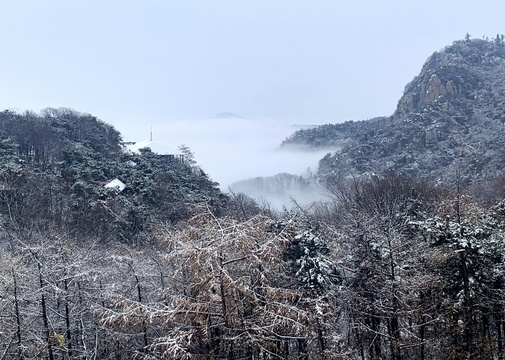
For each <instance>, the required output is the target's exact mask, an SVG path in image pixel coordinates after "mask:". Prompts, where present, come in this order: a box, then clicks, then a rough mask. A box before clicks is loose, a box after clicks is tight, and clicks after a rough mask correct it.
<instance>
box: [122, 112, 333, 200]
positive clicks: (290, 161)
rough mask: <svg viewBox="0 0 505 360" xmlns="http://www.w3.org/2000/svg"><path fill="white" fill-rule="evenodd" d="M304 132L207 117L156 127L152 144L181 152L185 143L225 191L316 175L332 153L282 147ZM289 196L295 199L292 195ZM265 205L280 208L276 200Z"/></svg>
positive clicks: (139, 136)
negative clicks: (244, 183) (283, 176)
mask: <svg viewBox="0 0 505 360" xmlns="http://www.w3.org/2000/svg"><path fill="white" fill-rule="evenodd" d="M310 125H312V124H310V123H308V122H307V124H305V126H310ZM302 127H304V125H300V124H293V123H292V122H290V121H286V120H284V121H280V120H274V119H243V118H224V119H223V118H206V119H185V120H177V121H172V122H167V123H165V124H164V125H162V126H160V125H158V126H156V127H153V129H152V133H153V141H155V142H156V143H158V144H160V145H163V146H166V147H168V148H171V149H177V148H178V147H179V146H180V145H182V144H185V145H187V146H189V147H190V148H191V150H192V151H193V152H194V154H195V160H196V162H197V163H198V165H199V166H200V167H201V168H202V169H203V170H204V171H205V172H206V173H207V174H208V175H209V176H210V178H211V179H212V180H214V181H216V182H218V183H219V184H220V188H221V189H222V190H223V191H227V190H228V188H229V186H230V185H231V184H232V183H234V182H237V181H240V180H246V179H251V178H256V177H260V176H261V177H268V176H273V175H276V174H279V173H290V174H295V175H301V174H306V173H307V170H309V169H310V171H312V172H314V173H315V172H316V171H317V167H318V161H319V160H320V159H321V158H322V157H323V156H324V155H325V154H326V153H327V152H328V150H324V151H302V150H296V149H293V148H291V149H280V147H279V146H280V144H281V142H282V141H283V140H284V139H285V138H286V137H288V136H289V135H291V134H292V133H293V132H295V131H296V130H298V129H300V128H302ZM149 133H150V127H148V126H146V127H145V128H144V133H139V132H138V131H137V132H130V133H129V134H128V133H127V134H125V139H126V140H134V141H140V140H143V139H147V138H148V137H149ZM250 195H255V194H252V193H250ZM256 195H258V196H261V197H265V196H271V195H265V194H256ZM290 196H294V197H296V196H295V195H294V194H290ZM301 197H302V196H301V195H300V198H301ZM303 198H304V201H303V202H307V199H306V196H304V197H303ZM265 200H268V201H271V202H275V203H276V205H282V204H281V203H279V201H277V200H276V201H274V200H273V199H265ZM282 202H283V201H282Z"/></svg>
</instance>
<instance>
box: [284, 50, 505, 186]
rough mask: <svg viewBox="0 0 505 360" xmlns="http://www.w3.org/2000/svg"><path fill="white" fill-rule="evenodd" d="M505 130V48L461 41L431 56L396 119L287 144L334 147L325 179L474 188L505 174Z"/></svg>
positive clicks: (320, 132)
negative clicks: (396, 176)
mask: <svg viewBox="0 0 505 360" xmlns="http://www.w3.org/2000/svg"><path fill="white" fill-rule="evenodd" d="M504 124H505V46H504V44H503V43H497V42H490V41H485V40H461V41H456V42H454V43H453V44H452V45H450V46H448V47H446V48H445V49H443V50H441V51H439V52H435V53H434V54H433V55H432V56H430V57H429V58H428V60H427V61H426V63H425V64H424V66H423V68H422V69H421V72H420V74H419V75H418V76H416V77H415V78H414V79H413V80H412V81H411V82H410V83H409V84H407V85H406V86H405V90H404V94H403V96H402V97H401V98H400V99H399V101H398V106H397V110H396V111H395V112H394V114H392V115H391V116H389V117H386V118H375V119H371V120H365V121H357V122H346V123H342V124H334V125H324V126H322V127H317V128H313V129H306V130H301V131H298V132H297V133H295V134H293V135H292V136H291V137H290V138H288V139H287V140H286V141H285V142H284V143H283V145H284V146H287V145H289V144H303V145H306V146H309V147H312V148H318V147H331V146H334V147H335V149H334V150H333V152H332V153H329V154H328V155H327V156H325V157H324V158H323V159H322V160H321V161H320V169H319V173H318V176H319V178H320V179H323V180H324V181H332V179H335V178H341V177H346V176H359V175H363V174H370V173H381V172H385V171H395V172H402V173H405V174H408V175H411V176H416V177H425V178H429V179H433V180H437V181H442V182H444V181H449V180H448V179H449V178H450V176H451V174H457V176H459V177H463V178H464V179H463V180H464V181H466V183H468V184H471V183H476V182H479V181H482V180H485V179H490V178H493V177H496V176H497V175H499V174H501V173H502V172H503V171H504V170H505V125H504ZM337 147H338V149H337Z"/></svg>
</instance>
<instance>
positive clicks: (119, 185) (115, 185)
mask: <svg viewBox="0 0 505 360" xmlns="http://www.w3.org/2000/svg"><path fill="white" fill-rule="evenodd" d="M104 187H105V188H108V189H117V190H118V191H119V192H121V191H123V190H124V188H125V187H126V185H125V184H124V183H123V182H122V181H121V180H119V179H114V180H112V181H111V182H109V183H107V184H105V186H104Z"/></svg>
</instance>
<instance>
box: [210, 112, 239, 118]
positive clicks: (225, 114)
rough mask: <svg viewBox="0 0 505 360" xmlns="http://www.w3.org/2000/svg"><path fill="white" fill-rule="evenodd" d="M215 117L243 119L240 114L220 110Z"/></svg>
mask: <svg viewBox="0 0 505 360" xmlns="http://www.w3.org/2000/svg"><path fill="white" fill-rule="evenodd" d="M215 118H216V119H243V117H242V116H240V115H238V114H234V113H232V112H222V113H219V114H217V115H216V116H215Z"/></svg>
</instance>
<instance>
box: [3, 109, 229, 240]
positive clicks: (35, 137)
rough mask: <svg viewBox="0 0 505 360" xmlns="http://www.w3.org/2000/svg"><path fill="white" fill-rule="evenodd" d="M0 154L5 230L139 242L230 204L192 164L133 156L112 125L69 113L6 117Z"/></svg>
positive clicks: (178, 158)
mask: <svg viewBox="0 0 505 360" xmlns="http://www.w3.org/2000/svg"><path fill="white" fill-rule="evenodd" d="M0 155H1V156H0V226H2V227H6V226H14V227H16V228H23V229H30V228H37V229H55V228H59V229H63V230H66V231H69V232H70V233H71V234H78V235H79V236H96V237H98V238H102V239H118V240H120V241H123V242H130V243H131V242H133V243H137V242H139V241H145V240H146V239H148V238H149V236H148V234H149V233H150V231H152V230H153V227H155V226H156V224H157V223H160V222H169V223H175V222H177V221H180V220H182V219H185V218H187V217H188V216H189V214H190V212H191V211H190V210H191V209H194V208H195V207H196V206H199V205H200V204H201V203H206V204H207V206H209V207H210V209H211V210H212V211H213V212H215V213H216V214H219V213H220V211H222V209H223V208H224V207H225V206H226V203H227V198H226V196H225V195H224V194H222V193H221V192H220V191H219V189H218V187H217V184H216V183H214V182H212V181H211V180H210V179H209V178H208V176H207V175H206V174H205V173H204V172H203V171H202V170H201V169H199V168H198V167H195V166H192V164H191V161H190V160H189V159H188V160H186V159H185V158H184V157H183V156H182V155H180V154H179V153H176V154H157V153H155V152H153V151H152V150H151V149H150V148H148V147H145V146H143V148H142V149H137V151H136V152H132V151H130V150H128V147H127V145H126V144H124V143H123V142H122V139H121V135H120V133H119V132H117V131H116V130H115V129H114V128H113V127H112V126H110V125H107V124H105V123H104V122H102V121H100V120H98V119H97V118H95V117H94V116H92V115H89V114H82V113H79V112H76V111H74V110H71V109H46V110H44V111H43V112H42V114H41V115H39V114H34V113H30V112H27V113H24V114H17V113H13V112H10V111H4V112H1V113H0ZM111 184H112V185H111ZM114 184H119V186H116V185H114ZM121 184H122V185H121ZM2 219H8V221H7V220H6V221H5V222H3V224H2Z"/></svg>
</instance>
